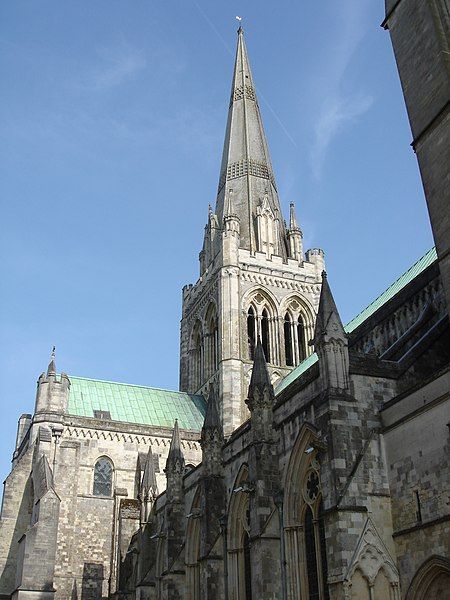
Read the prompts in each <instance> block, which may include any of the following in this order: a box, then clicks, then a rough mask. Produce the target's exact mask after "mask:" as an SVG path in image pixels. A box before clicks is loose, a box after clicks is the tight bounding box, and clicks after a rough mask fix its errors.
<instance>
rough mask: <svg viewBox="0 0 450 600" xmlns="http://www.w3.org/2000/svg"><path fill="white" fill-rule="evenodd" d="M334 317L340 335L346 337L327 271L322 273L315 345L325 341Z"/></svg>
mask: <svg viewBox="0 0 450 600" xmlns="http://www.w3.org/2000/svg"><path fill="white" fill-rule="evenodd" d="M332 317H334V322H335V323H336V325H337V327H338V330H339V333H341V334H343V335H345V331H344V326H343V325H342V321H341V317H340V315H339V311H338V309H337V306H336V302H335V301H334V298H333V294H332V292H331V288H330V284H329V283H328V278H327V273H326V271H322V289H321V291H320V300H319V309H318V311H317V319H316V328H315V330H314V339H313V340H312V342H313V343H314V344H317V343H319V342H320V341H321V340H323V338H324V336H325V335H326V334H327V329H328V324H329V322H330V320H331V318H332Z"/></svg>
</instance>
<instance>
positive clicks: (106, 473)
mask: <svg viewBox="0 0 450 600" xmlns="http://www.w3.org/2000/svg"><path fill="white" fill-rule="evenodd" d="M113 475H114V467H113V464H112V462H111V461H110V460H109V458H106V456H102V457H101V458H99V459H98V461H97V462H96V463H95V467H94V489H93V494H94V496H111V494H112V485H113Z"/></svg>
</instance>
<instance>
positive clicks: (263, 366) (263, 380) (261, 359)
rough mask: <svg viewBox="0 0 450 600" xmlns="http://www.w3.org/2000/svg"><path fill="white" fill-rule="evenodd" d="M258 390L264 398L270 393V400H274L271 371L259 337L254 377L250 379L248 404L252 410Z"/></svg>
mask: <svg viewBox="0 0 450 600" xmlns="http://www.w3.org/2000/svg"><path fill="white" fill-rule="evenodd" d="M256 390H258V392H259V394H260V395H261V396H262V395H263V394H264V392H268V393H269V397H270V398H272V399H273V398H274V391H273V386H272V383H271V381H270V375H269V370H268V368H267V363H266V357H265V356H264V348H263V345H262V343H261V339H260V338H259V337H258V343H257V344H256V348H255V358H254V361H253V371H252V377H251V379H250V385H249V388H248V398H249V400H250V402H247V404H248V405H249V408H250V410H251V408H252V407H251V404H252V402H251V398H252V396H253V395H254V393H255V391H256Z"/></svg>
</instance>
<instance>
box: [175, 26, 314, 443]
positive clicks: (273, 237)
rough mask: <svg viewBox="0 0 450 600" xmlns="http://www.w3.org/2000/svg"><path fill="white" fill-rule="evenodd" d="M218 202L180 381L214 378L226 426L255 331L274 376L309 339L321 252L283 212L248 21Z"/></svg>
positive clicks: (237, 416) (188, 308)
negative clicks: (310, 247)
mask: <svg viewBox="0 0 450 600" xmlns="http://www.w3.org/2000/svg"><path fill="white" fill-rule="evenodd" d="M237 33H238V36H237V37H238V39H237V50H236V59H235V64H234V73H233V79H232V85H231V98H230V106H229V110H228V120H227V126H226V131H225V142H224V148H223V153H222V163H221V169H220V176H219V186H218V191H217V200H216V205H215V210H214V212H213V210H212V208H211V207H209V210H208V221H207V224H206V227H205V237H204V242H203V248H202V250H201V252H200V276H199V279H198V281H197V282H196V283H195V284H194V285H192V284H190V285H186V286H185V287H184V288H183V312H182V319H181V346H180V389H181V390H183V391H188V392H190V393H202V394H204V395H205V396H206V397H207V396H208V395H209V390H210V388H211V386H212V385H213V384H215V385H217V386H218V391H219V398H220V399H221V403H220V406H219V412H220V415H221V418H222V422H223V427H224V433H225V435H226V436H228V435H230V433H231V432H232V431H233V430H234V429H235V428H236V427H238V426H239V425H240V424H241V423H242V422H243V421H245V420H246V419H247V418H248V416H249V412H248V409H247V406H246V404H245V398H246V394H247V390H248V385H249V382H250V377H251V370H252V366H253V357H254V350H255V348H256V344H257V341H258V339H261V343H262V347H263V349H264V354H265V358H266V361H267V363H268V370H269V374H270V377H271V381H272V383H273V384H274V385H275V386H276V383H277V381H278V380H280V379H282V378H283V377H284V376H285V375H287V374H288V373H289V371H290V370H291V369H292V368H293V367H295V366H296V365H297V364H298V363H299V362H301V361H302V360H303V359H305V358H306V357H307V356H308V355H309V354H310V353H311V352H312V349H311V347H310V346H309V345H308V342H309V340H310V339H312V337H313V332H314V324H315V315H316V312H317V307H318V303H319V296H320V286H321V273H322V271H323V269H324V255H323V251H322V250H320V249H313V250H308V251H307V252H306V253H305V254H303V248H302V238H303V235H302V232H301V229H300V227H299V225H298V224H297V217H296V214H295V207H294V204H292V203H291V207H290V220H289V228H287V227H286V225H285V221H284V219H283V215H282V211H281V205H280V200H279V197H278V191H277V186H276V182H275V177H274V174H273V170H272V165H271V161H270V155H269V149H268V145H267V140H266V136H265V133H264V128H263V123H262V118H261V113H260V109H259V104H258V99H257V95H256V88H255V85H254V82H253V76H252V73H251V70H250V63H249V59H248V55H247V49H246V46H245V41H244V32H243V29H242V27H240V28H239V29H238V32H237Z"/></svg>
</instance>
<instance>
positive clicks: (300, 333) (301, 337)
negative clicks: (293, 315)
mask: <svg viewBox="0 0 450 600" xmlns="http://www.w3.org/2000/svg"><path fill="white" fill-rule="evenodd" d="M297 338H298V359H299V362H302V360H305V358H306V345H305V326H304V324H303V319H302V318H301V317H299V318H298V323H297Z"/></svg>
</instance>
